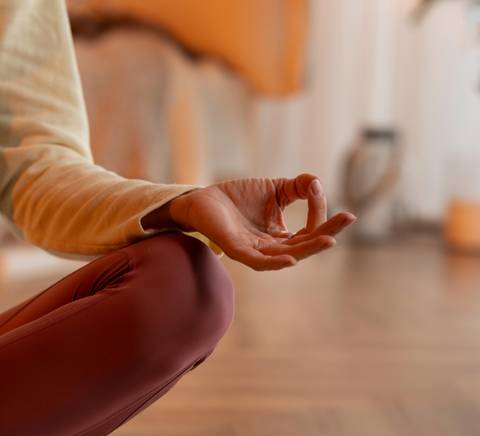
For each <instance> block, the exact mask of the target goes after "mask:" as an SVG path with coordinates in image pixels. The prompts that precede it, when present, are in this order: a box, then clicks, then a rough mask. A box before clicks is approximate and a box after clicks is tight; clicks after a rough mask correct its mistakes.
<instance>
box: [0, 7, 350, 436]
mask: <svg viewBox="0 0 480 436" xmlns="http://www.w3.org/2000/svg"><path fill="white" fill-rule="evenodd" d="M0 16H1V18H2V24H1V33H0V145H1V149H0V208H1V211H2V214H3V215H4V216H5V217H6V218H7V220H8V221H9V222H10V224H11V226H12V229H13V230H14V231H15V232H16V233H17V235H19V236H20V237H22V238H25V239H26V240H28V241H30V242H32V243H34V244H36V245H38V246H40V247H42V248H43V249H45V250H47V251H50V252H54V253H57V254H60V255H63V256H71V255H84V256H92V257H93V256H96V257H97V258H96V259H95V260H94V261H92V262H91V263H90V264H88V265H86V266H85V267H83V268H81V269H80V270H78V271H76V272H74V273H72V274H70V275H69V276H67V277H65V278H64V279H63V280H61V281H59V282H58V283H56V284H54V285H53V286H51V287H50V288H48V289H46V290H45V291H43V292H41V293H40V294H37V295H35V296H34V297H32V298H30V299H29V300H27V301H24V302H22V303H20V304H18V305H17V306H15V307H13V308H11V309H9V310H7V311H6V312H4V313H2V314H0V373H1V374H2V376H1V385H0V386H1V387H0V392H1V397H0V434H2V435H49V436H54V435H69V436H70V435H104V434H108V433H110V432H111V431H113V429H115V428H117V427H118V426H119V425H121V424H122V423H124V422H125V421H127V420H128V419H130V418H131V417H133V416H134V415H136V414H137V413H138V412H140V411H141V410H143V409H144V408H145V407H147V406H148V405H149V404H151V403H152V402H153V401H155V400H156V399H157V398H159V397H160V396H162V395H163V394H165V393H166V392H167V391H168V390H169V389H170V388H171V387H172V386H173V385H174V384H175V383H176V382H177V381H178V379H179V378H180V377H181V376H182V375H183V374H185V373H186V372H188V371H190V370H191V369H193V368H194V367H196V366H197V365H198V364H200V363H201V362H202V361H203V360H204V359H205V358H206V357H207V356H208V355H209V354H211V353H212V351H213V350H214V348H215V346H216V344H217V343H218V341H219V340H220V338H221V337H222V336H223V335H224V333H225V331H226V330H227V328H228V326H229V325H230V323H231V320H232V316H233V290H232V285H231V283H230V280H229V278H228V276H227V274H226V272H225V271H224V269H223V267H222V266H221V264H220V262H219V260H218V259H217V257H216V256H215V254H213V253H212V251H211V250H210V248H208V247H207V245H205V244H203V243H202V242H200V241H199V240H198V239H197V238H192V237H190V236H186V235H185V234H183V232H197V233H199V234H203V235H204V236H205V237H206V238H208V239H209V240H210V241H213V242H214V243H215V245H216V246H218V247H220V249H221V250H223V251H224V252H225V253H226V254H227V255H228V256H230V257H231V258H232V259H235V260H237V261H240V262H242V263H244V264H245V265H248V266H250V267H251V268H254V269H256V270H273V269H281V268H285V267H289V266H293V265H295V263H296V262H297V261H298V260H301V259H303V258H305V257H308V256H310V255H313V254H315V253H318V252H319V251H321V250H324V249H326V248H329V247H331V246H332V245H333V244H334V242H335V241H334V238H333V236H334V235H335V234H336V233H338V232H339V231H341V230H342V229H343V228H344V227H345V226H347V225H349V224H350V223H352V222H353V221H354V219H355V218H354V217H353V216H352V215H350V214H347V213H342V214H339V215H337V216H335V217H334V218H332V219H331V220H329V221H326V201H325V196H324V194H323V191H322V188H321V185H320V183H319V181H318V179H317V178H316V177H314V176H312V175H308V174H304V175H301V176H298V177H297V178H295V179H274V180H271V179H245V180H236V181H228V182H224V183H220V184H215V185H212V186H208V187H205V188H201V187H196V186H184V185H159V184H153V183H149V182H146V181H142V180H128V179H124V178H122V177H120V176H118V175H116V174H114V173H112V172H109V171H106V170H105V169H103V168H101V167H99V166H96V165H94V163H93V162H92V157H91V152H90V149H89V145H88V128H87V119H86V114H85V109H84V103H83V98H82V93H81V87H80V81H79V77H78V72H77V67H76V63H75V58H74V53H73V48H72V40H71V35H70V30H69V25H68V20H67V15H66V10H65V5H64V3H63V0H0ZM297 199H307V200H308V206H309V211H308V217H307V223H306V226H305V228H304V229H302V230H301V231H300V232H298V233H297V234H296V235H291V234H289V233H288V231H287V228H286V226H285V223H284V221H283V214H282V211H283V209H284V207H285V206H287V205H288V204H290V203H291V202H293V201H295V200H297ZM166 230H176V231H175V232H165V231H166Z"/></svg>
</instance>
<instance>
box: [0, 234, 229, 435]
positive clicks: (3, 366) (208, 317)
mask: <svg viewBox="0 0 480 436" xmlns="http://www.w3.org/2000/svg"><path fill="white" fill-rule="evenodd" d="M233 299H234V298H233V288H232V284H231V281H230V279H229V277H228V275H227V273H226V271H225V270H224V268H223V266H222V264H221V263H220V261H219V260H218V259H217V257H216V256H215V255H214V254H213V253H212V252H211V250H210V249H209V248H208V247H207V246H205V245H204V244H202V243H201V242H200V241H198V240H196V239H194V238H190V237H187V236H185V235H182V234H176V233H175V234H162V235H157V236H154V237H151V238H148V239H145V240H142V241H140V242H137V243H135V244H132V245H130V246H128V247H125V248H123V249H120V250H117V251H114V252H112V253H110V254H107V255H105V256H103V257H100V258H98V259H96V260H94V261H93V262H91V263H90V264H88V265H86V266H84V267H83V268H81V269H79V270H78V271H75V272H73V273H72V274H70V275H68V276H67V277H65V278H64V279H62V280H61V281H59V282H58V283H56V284H54V285H53V286H51V287H50V288H48V289H46V290H45V291H43V292H41V293H40V294H38V295H35V296H34V297H32V298H30V299H28V300H27V301H24V302H22V303H21V304H19V305H17V306H15V307H12V308H11V309H9V310H7V311H6V312H4V313H2V314H0V435H9V436H36V435H39V436H80V435H82V436H86V435H88V436H97V435H107V434H109V433H110V432H112V431H113V430H114V429H115V428H117V427H119V426H120V425H122V424H123V423H125V422H126V421H128V420H129V419H130V418H132V417H133V416H135V415H136V414H137V413H139V412H140V411H142V410H143V409H145V408H146V407H147V406H149V405H150V404H152V403H153V402H154V401H155V400H157V399H158V398H160V397H161V396H162V395H164V394H165V393H166V392H167V391H168V390H170V389H171V388H172V387H173V386H174V385H175V383H176V382H177V381H178V380H179V379H180V378H181V377H182V376H183V375H184V374H185V373H187V372H188V371H190V370H192V369H193V368H195V367H196V366H197V365H199V364H200V363H201V362H202V361H203V360H205V359H206V358H207V357H208V355H209V354H211V353H212V351H213V350H214V348H215V346H216V345H217V343H218V342H219V340H220V339H221V338H222V336H223V335H224V334H225V332H226V330H227V329H228V327H229V325H230V324H231V321H232V318H233V306H234V304H233Z"/></svg>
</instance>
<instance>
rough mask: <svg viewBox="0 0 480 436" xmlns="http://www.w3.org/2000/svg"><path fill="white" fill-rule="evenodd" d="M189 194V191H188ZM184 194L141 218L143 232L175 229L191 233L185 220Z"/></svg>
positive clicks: (185, 203) (185, 194)
mask: <svg viewBox="0 0 480 436" xmlns="http://www.w3.org/2000/svg"><path fill="white" fill-rule="evenodd" d="M189 192H191V191H189ZM189 192H186V193H184V194H181V195H179V196H178V197H176V198H174V199H172V200H170V201H169V202H167V203H165V204H163V205H162V206H160V207H158V208H157V209H154V210H152V211H150V212H149V213H148V214H147V215H145V216H144V217H142V218H141V220H140V223H141V225H142V227H143V229H144V230H160V229H165V228H177V229H179V230H182V231H192V230H193V228H191V226H190V225H188V223H187V222H186V220H185V218H184V217H185V216H186V215H187V214H186V213H184V212H185V211H186V209H187V202H186V201H185V200H186V196H187V195H188V194H189Z"/></svg>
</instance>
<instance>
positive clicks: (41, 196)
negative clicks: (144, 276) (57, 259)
mask: <svg viewBox="0 0 480 436" xmlns="http://www.w3.org/2000/svg"><path fill="white" fill-rule="evenodd" d="M0 19H1V23H0V211H1V213H2V214H3V215H4V216H5V217H6V218H7V220H8V221H9V222H10V223H11V224H12V226H13V230H14V231H15V233H16V234H17V235H18V236H20V237H22V238H25V239H26V240H28V241H30V242H32V243H33V244H35V245H38V246H40V247H42V248H44V249H45V250H48V251H51V252H54V253H57V254H61V255H67V256H68V253H70V254H77V255H98V254H102V253H106V252H109V251H111V250H113V249H116V248H119V247H122V246H124V245H127V244H129V243H131V242H134V241H135V240H138V239H140V238H143V237H146V236H147V235H150V234H152V232H146V231H144V230H143V228H142V226H141V224H140V219H141V218H142V217H143V216H144V215H146V214H147V213H148V212H149V211H151V210H153V209H155V208H157V207H159V206H161V205H162V204H164V203H166V202H168V201H169V200H171V199H172V198H174V197H176V196H178V195H180V194H182V193H184V192H187V191H188V190H191V189H192V188H193V187H192V186H186V185H162V184H154V183H149V182H147V181H144V180H129V179H125V178H123V177H120V176H119V175H117V174H115V173H113V172H110V171H107V170H105V169H104V168H102V167H100V166H97V165H95V164H94V163H93V160H92V155H91V151H90V147H89V137H88V122H87V117H86V112H85V105H84V101H83V94H82V89H81V84H80V79H79V74H78V71H77V65H76V60H75V55H74V51H73V43H72V37H71V32H70V27H69V22H68V18H67V12H66V7H65V4H64V0H0ZM119 128H121V126H119ZM154 232H156V231H154Z"/></svg>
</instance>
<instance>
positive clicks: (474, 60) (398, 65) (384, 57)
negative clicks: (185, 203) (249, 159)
mask: <svg viewBox="0 0 480 436" xmlns="http://www.w3.org/2000/svg"><path fill="white" fill-rule="evenodd" d="M411 6H412V1H408V0H396V1H393V0H392V1H388V2H386V1H385V0H336V1H335V2H332V1H330V0H312V1H311V18H312V26H311V33H310V41H311V46H310V52H311V56H310V59H311V64H310V68H309V71H310V74H309V77H308V81H307V84H308V86H307V88H306V90H305V92H304V93H303V95H300V96H297V97H294V98H291V99H290V100H286V101H285V100H284V101H282V102H281V103H280V102H278V101H265V100H262V101H259V102H258V104H257V120H259V122H258V137H259V144H260V147H259V148H258V151H257V156H256V165H255V166H254V168H253V169H252V172H253V173H255V174H256V175H269V176H278V175H287V176H293V175H295V174H296V173H298V172H303V171H309V172H314V173H317V174H318V175H319V176H320V178H321V179H322V181H323V183H324V185H325V187H326V188H327V190H328V192H329V193H330V196H331V197H332V199H333V200H334V202H335V200H337V203H338V200H339V195H338V187H339V186H338V181H339V171H340V170H341V164H342V161H343V158H344V155H345V152H346V150H347V149H348V147H349V146H350V144H351V142H352V140H353V139H354V137H355V134H356V132H357V131H358V129H359V128H360V127H361V126H362V125H364V124H366V123H372V122H374V123H376V124H379V125H382V124H389V123H393V124H395V125H396V126H397V127H398V128H399V129H400V130H401V132H402V134H403V137H404V143H405V147H406V153H405V158H404V159H405V161H404V171H403V176H402V181H401V184H400V188H401V199H402V200H403V203H404V205H405V207H406V210H407V211H408V214H409V215H410V216H412V217H414V218H421V219H439V218H441V216H442V212H443V208H444V205H445V202H446V199H447V198H448V194H449V191H450V190H451V189H452V188H451V185H452V184H453V182H452V181H451V180H450V179H451V178H452V174H450V173H451V172H452V168H453V164H452V161H453V160H456V158H457V157H458V156H459V155H460V153H462V154H466V155H467V156H468V158H469V160H470V161H471V160H472V159H473V158H474V156H475V154H476V150H477V148H478V149H480V98H479V95H480V94H478V93H477V90H478V88H479V87H480V84H479V81H480V49H479V47H480V44H478V41H476V36H475V35H476V31H475V26H474V25H473V23H472V22H471V21H469V20H468V18H467V17H469V16H470V15H471V14H470V15H469V14H467V12H466V10H467V6H466V1H456V2H453V1H452V2H448V1H446V2H444V3H441V4H439V5H438V6H437V7H436V8H434V9H432V11H431V13H430V14H429V15H428V16H427V17H426V19H425V21H424V22H423V23H422V24H421V25H419V26H414V25H413V23H412V22H411V20H410V19H409V15H408V14H409V12H410V11H411ZM446 29H448V31H446ZM452 156H453V158H452ZM449 172H450V173H449ZM479 186H480V181H479ZM479 189H480V188H479Z"/></svg>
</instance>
